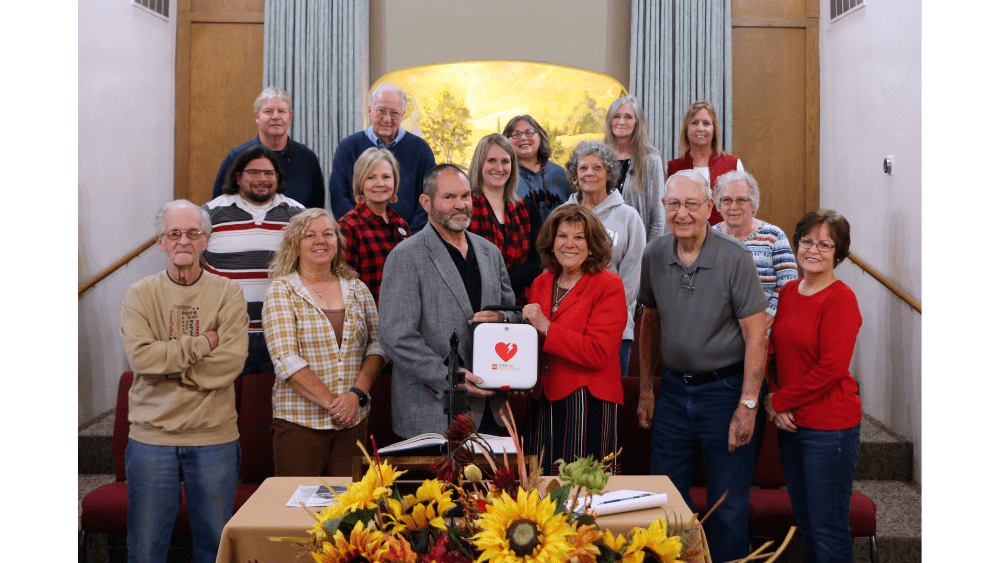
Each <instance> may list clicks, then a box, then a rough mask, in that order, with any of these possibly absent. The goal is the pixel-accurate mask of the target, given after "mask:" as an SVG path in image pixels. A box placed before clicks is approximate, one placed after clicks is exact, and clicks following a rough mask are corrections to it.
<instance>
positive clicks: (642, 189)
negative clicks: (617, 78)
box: [604, 96, 666, 242]
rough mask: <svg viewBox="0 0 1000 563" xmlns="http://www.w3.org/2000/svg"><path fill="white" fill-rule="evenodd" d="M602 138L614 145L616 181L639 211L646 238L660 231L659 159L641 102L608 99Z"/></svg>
mask: <svg viewBox="0 0 1000 563" xmlns="http://www.w3.org/2000/svg"><path fill="white" fill-rule="evenodd" d="M604 142H605V143H606V144H607V145H608V146H609V147H611V148H613V149H615V151H616V153H617V156H618V166H619V169H620V172H619V177H618V184H617V186H615V187H616V188H617V189H618V191H620V192H621V194H622V198H624V199H625V203H626V204H628V205H631V206H632V207H634V208H635V210H636V211H638V212H639V217H641V218H642V224H643V226H644V227H645V228H646V242H649V241H651V240H653V239H654V238H656V237H658V236H660V235H662V234H663V228H664V227H665V226H666V214H665V212H664V211H663V203H662V200H663V180H664V177H663V159H662V158H661V157H660V151H658V150H656V146H655V145H653V140H652V139H650V138H649V128H648V126H647V125H646V116H645V115H644V114H643V113H642V104H641V103H639V99H638V98H636V97H635V96H624V97H621V98H618V99H617V100H615V101H613V102H611V107H609V108H608V116H607V119H605V120H604Z"/></svg>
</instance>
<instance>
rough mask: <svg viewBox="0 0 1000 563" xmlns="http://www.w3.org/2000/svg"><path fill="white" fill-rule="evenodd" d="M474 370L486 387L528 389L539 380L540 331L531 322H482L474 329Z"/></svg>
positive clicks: (502, 389)
mask: <svg viewBox="0 0 1000 563" xmlns="http://www.w3.org/2000/svg"><path fill="white" fill-rule="evenodd" d="M472 373H474V374H476V375H478V376H479V377H481V378H483V382H482V383H480V384H479V385H478V387H480V388H482V389H496V390H499V391H508V390H512V391H527V390H529V389H531V388H533V387H534V386H535V382H537V381H538V331H536V330H535V328H534V327H533V326H531V325H528V324H511V323H482V324H480V325H478V326H477V327H476V328H475V329H473V331H472Z"/></svg>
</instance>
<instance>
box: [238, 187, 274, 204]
mask: <svg viewBox="0 0 1000 563" xmlns="http://www.w3.org/2000/svg"><path fill="white" fill-rule="evenodd" d="M275 193H276V192H274V191H272V190H268V191H266V192H258V191H256V190H254V189H253V188H250V189H247V190H242V192H241V193H240V195H242V196H243V197H244V198H246V199H248V200H250V201H252V202H254V203H260V204H263V203H267V202H269V201H271V199H272V198H274V194H275Z"/></svg>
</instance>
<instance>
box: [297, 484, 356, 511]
mask: <svg viewBox="0 0 1000 563" xmlns="http://www.w3.org/2000/svg"><path fill="white" fill-rule="evenodd" d="M346 492H347V487H344V486H342V485H333V492H330V489H327V488H326V487H324V486H323V485H299V488H297V489H295V492H294V493H292V497H291V498H290V499H288V502H286V503H285V506H299V503H300V502H304V503H306V506H330V505H331V504H333V503H334V502H336V501H335V500H334V498H333V497H334V496H336V495H339V494H341V493H346Z"/></svg>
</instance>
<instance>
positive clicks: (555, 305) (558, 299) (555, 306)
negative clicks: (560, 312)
mask: <svg viewBox="0 0 1000 563" xmlns="http://www.w3.org/2000/svg"><path fill="white" fill-rule="evenodd" d="M581 279H583V276H580V277H579V278H577V280H576V281H575V282H573V284H572V285H570V286H569V287H568V288H567V289H565V290H564V289H563V288H561V287H559V280H558V279H557V280H556V302H555V303H553V304H552V311H553V312H555V310H556V309H558V308H559V304H560V303H562V301H563V299H566V296H567V295H569V292H570V291H571V290H572V289H573V288H574V287H576V283H577V282H578V281H580V280H581ZM560 292H564V293H563V294H562V295H559V293H560Z"/></svg>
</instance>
